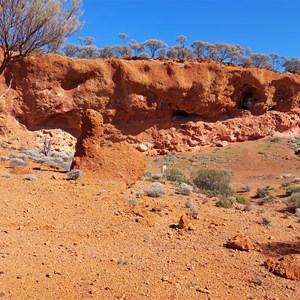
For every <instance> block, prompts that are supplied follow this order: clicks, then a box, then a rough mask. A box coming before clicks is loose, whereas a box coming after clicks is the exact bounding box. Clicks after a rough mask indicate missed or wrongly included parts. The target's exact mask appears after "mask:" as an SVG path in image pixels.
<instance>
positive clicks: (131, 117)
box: [0, 54, 300, 153]
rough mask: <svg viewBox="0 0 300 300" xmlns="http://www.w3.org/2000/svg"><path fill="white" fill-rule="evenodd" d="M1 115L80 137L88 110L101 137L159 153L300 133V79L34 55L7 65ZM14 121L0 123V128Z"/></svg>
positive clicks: (210, 67)
mask: <svg viewBox="0 0 300 300" xmlns="http://www.w3.org/2000/svg"><path fill="white" fill-rule="evenodd" d="M11 74H13V76H14V81H13V85H12V89H11V90H10V91H9V92H8V93H7V94H6V95H5V96H4V97H3V98H2V101H3V103H0V110H1V115H2V116H4V118H5V116H12V117H15V118H16V120H18V122H20V124H24V125H25V126H26V128H27V129H29V130H37V129H41V128H60V129H63V130H65V131H68V132H70V133H71V134H72V135H74V136H75V137H79V135H80V130H81V129H80V128H81V120H82V116H83V114H84V112H85V111H86V110H87V109H94V110H96V111H98V112H100V113H101V115H102V116H103V121H104V127H103V130H104V135H103V138H102V139H103V142H105V141H106V142H119V141H128V142H130V143H133V144H139V143H144V144H145V145H147V147H148V148H149V149H157V150H159V152H163V153H164V152H168V151H171V150H174V151H183V150H187V149H188V148H191V147H197V146H202V145H213V144H216V143H218V142H222V141H228V142H234V141H243V140H247V139H257V138H261V137H264V136H268V135H272V134H274V133H276V132H285V131H290V130H294V132H296V133H299V122H300V117H299V116H300V113H299V105H300V76H298V75H291V74H281V73H274V72H271V71H268V70H264V69H256V68H242V67H240V66H236V65H230V64H221V63H216V62H213V61H211V60H167V59H160V60H158V59H157V60H142V59H136V60H135V59H131V60H126V59H117V58H113V59H105V60H83V59H69V58H66V57H62V56H58V55H43V54H39V55H35V56H32V57H30V58H26V59H24V60H23V61H20V62H18V63H15V64H12V65H11V67H10V68H9V69H8V70H7V72H6V74H5V77H4V76H3V77H2V78H1V84H0V88H1V90H5V89H6V88H7V84H8V82H9V80H10V77H11ZM5 126H6V127H7V126H8V127H9V126H13V122H10V123H7V124H5V122H1V119H0V128H2V132H7V130H6V128H5Z"/></svg>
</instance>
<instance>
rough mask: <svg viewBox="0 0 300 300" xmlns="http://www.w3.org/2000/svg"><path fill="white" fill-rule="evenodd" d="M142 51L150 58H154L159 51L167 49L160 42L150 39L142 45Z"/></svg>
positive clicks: (165, 45)
mask: <svg viewBox="0 0 300 300" xmlns="http://www.w3.org/2000/svg"><path fill="white" fill-rule="evenodd" d="M142 46H143V49H144V50H145V51H146V52H147V53H148V54H149V56H150V58H154V57H156V56H157V55H158V54H159V52H160V50H161V49H164V48H166V47H167V44H166V43H165V42H163V41H161V40H157V39H150V40H147V41H145V42H143V43H142Z"/></svg>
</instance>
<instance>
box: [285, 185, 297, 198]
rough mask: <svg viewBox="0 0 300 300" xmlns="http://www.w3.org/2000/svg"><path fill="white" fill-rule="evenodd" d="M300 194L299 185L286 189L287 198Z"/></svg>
mask: <svg viewBox="0 0 300 300" xmlns="http://www.w3.org/2000/svg"><path fill="white" fill-rule="evenodd" d="M298 192H300V186H299V185H291V186H289V187H288V188H287V189H286V193H285V195H286V196H291V195H292V194H294V193H298Z"/></svg>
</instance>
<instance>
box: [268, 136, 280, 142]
mask: <svg viewBox="0 0 300 300" xmlns="http://www.w3.org/2000/svg"><path fill="white" fill-rule="evenodd" d="M270 142H271V143H280V142H281V138H278V137H277V138H273V139H271V141H270Z"/></svg>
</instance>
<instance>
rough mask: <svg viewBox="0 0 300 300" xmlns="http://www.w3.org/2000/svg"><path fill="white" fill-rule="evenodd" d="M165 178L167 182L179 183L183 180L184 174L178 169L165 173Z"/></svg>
mask: <svg viewBox="0 0 300 300" xmlns="http://www.w3.org/2000/svg"><path fill="white" fill-rule="evenodd" d="M166 178H167V180H168V181H173V182H175V181H180V180H182V179H183V178H185V176H184V174H183V173H182V172H181V171H180V170H178V169H170V170H167V172H166Z"/></svg>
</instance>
